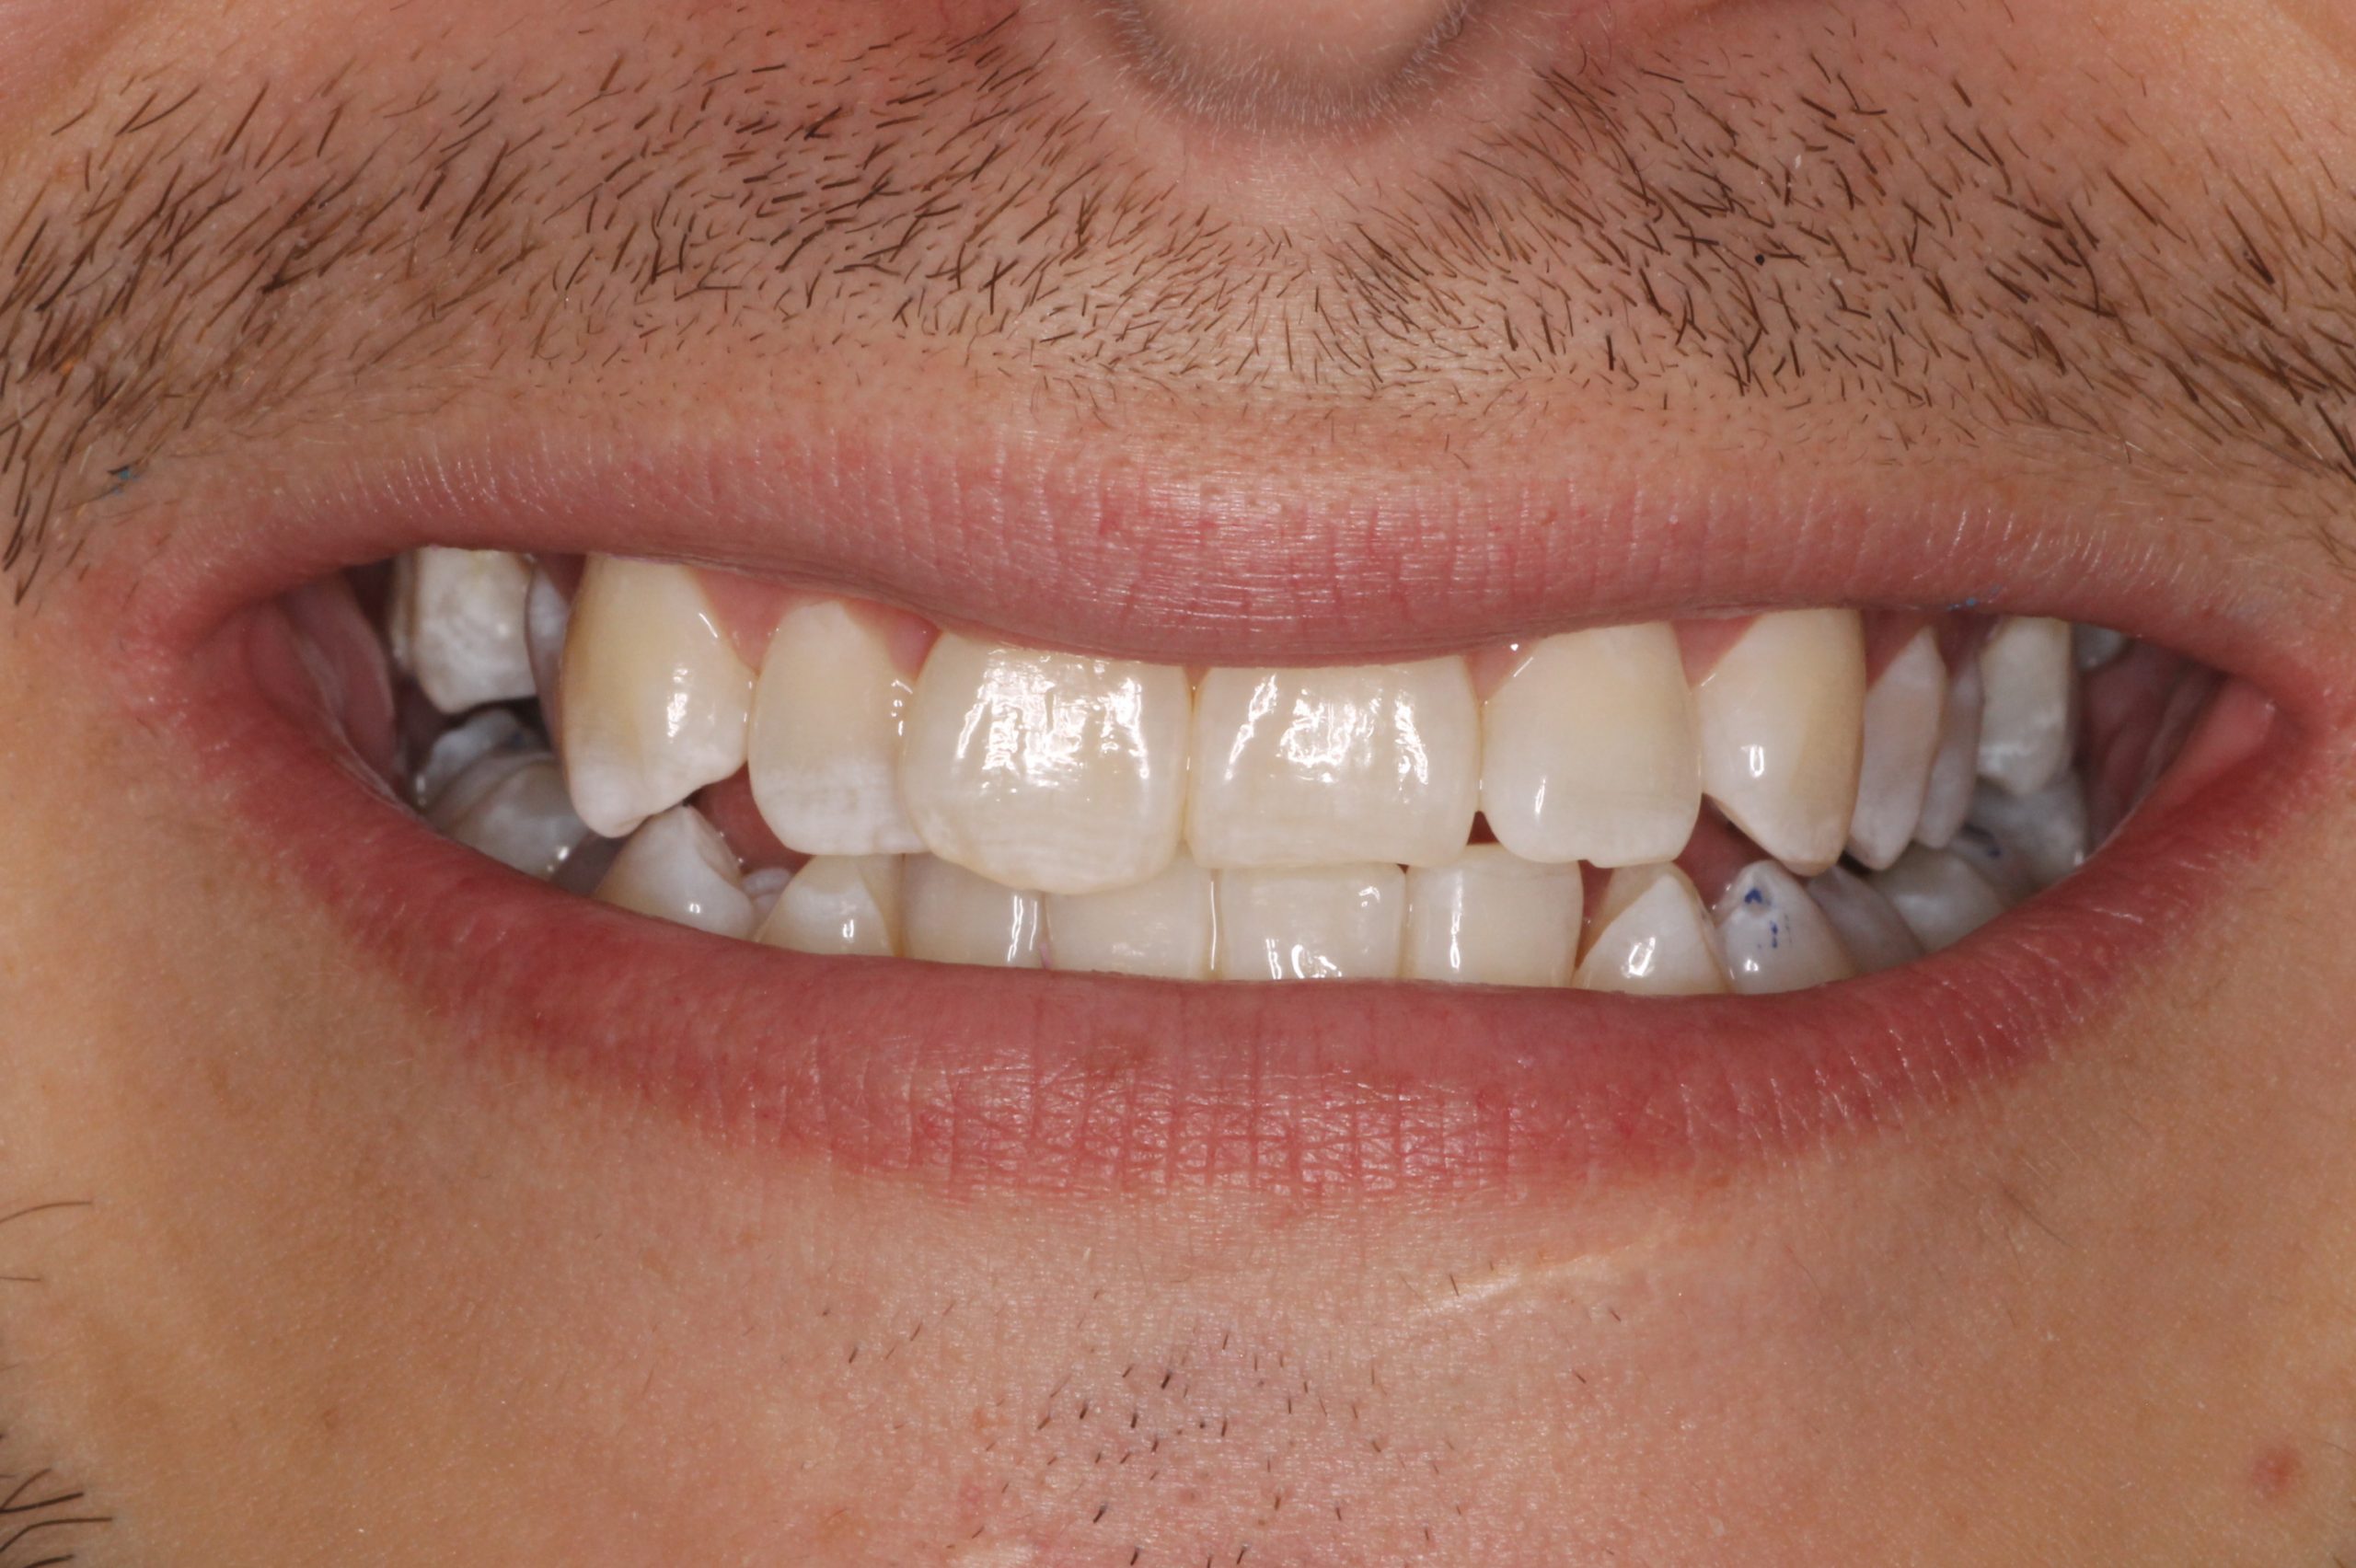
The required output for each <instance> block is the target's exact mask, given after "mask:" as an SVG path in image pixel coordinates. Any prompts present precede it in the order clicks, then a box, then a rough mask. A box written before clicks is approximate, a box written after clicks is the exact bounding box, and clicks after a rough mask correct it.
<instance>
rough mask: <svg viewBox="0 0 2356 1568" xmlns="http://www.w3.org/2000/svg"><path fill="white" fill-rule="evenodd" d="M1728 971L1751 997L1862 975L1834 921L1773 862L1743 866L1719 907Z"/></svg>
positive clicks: (1719, 929) (1804, 889) (1802, 988)
mask: <svg viewBox="0 0 2356 1568" xmlns="http://www.w3.org/2000/svg"><path fill="white" fill-rule="evenodd" d="M1716 915H1717V921H1718V941H1719V944H1720V946H1721V947H1722V948H1723V949H1724V951H1725V953H1726V963H1727V976H1728V978H1730V979H1731V980H1732V981H1733V982H1734V988H1735V989H1736V990H1737V991H1738V992H1740V993H1741V994H1742V995H1744V996H1747V997H1755V996H1765V995H1767V994H1769V993H1771V992H1777V991H1803V990H1806V989H1807V987H1809V986H1825V985H1830V984H1831V983H1832V982H1833V981H1835V980H1846V979H1849V978H1850V977H1851V976H1853V975H1854V974H1856V973H1857V967H1856V965H1855V964H1854V963H1852V962H1851V961H1850V958H1849V953H1848V950H1847V949H1846V948H1844V947H1843V946H1842V941H1841V938H1840V934H1839V933H1838V932H1837V931H1836V930H1835V929H1834V928H1833V925H1832V922H1831V919H1830V918H1829V917H1827V916H1826V914H1825V912H1824V911H1823V910H1822V909H1820V908H1819V907H1818V906H1817V902H1816V900H1815V899H1814V898H1813V897H1811V896H1810V895H1809V894H1808V891H1807V889H1806V888H1805V887H1802V886H1801V885H1800V883H1799V880H1798V879H1797V878H1796V877H1794V876H1793V875H1792V873H1791V872H1789V871H1787V870H1784V868H1783V867H1781V866H1779V865H1777V864H1776V863H1775V862H1774V861H1773V860H1760V861H1756V862H1754V863H1753V864H1751V865H1750V866H1746V867H1745V868H1743V870H1742V872H1741V874H1740V875H1738V876H1737V877H1736V878H1735V879H1734V881H1733V882H1730V883H1728V884H1727V890H1726V892H1725V893H1724V894H1722V895H1720V897H1719V899H1718V906H1717V910H1716Z"/></svg>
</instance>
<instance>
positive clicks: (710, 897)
mask: <svg viewBox="0 0 2356 1568" xmlns="http://www.w3.org/2000/svg"><path fill="white" fill-rule="evenodd" d="M597 896H598V898H600V899H602V900H603V901H604V902H606V903H607V904H611V905H617V906H618V907H620V908H623V909H630V910H635V911H636V912H637V913H639V914H641V915H652V916H653V917H655V918H656V919H658V920H669V921H672V922H674V923H675V924H677V925H681V926H692V927H694V928H696V929H698V930H700V931H710V932H711V933H712V934H713V935H715V936H722V937H749V936H751V935H752V934H753V901H752V900H751V899H750V898H748V897H746V896H745V878H744V873H743V871H742V870H740V869H739V868H738V866H737V864H736V853H735V851H734V850H733V849H731V848H729V847H728V841H727V840H726V839H724V838H722V837H721V836H720V830H719V829H718V828H715V827H714V826H712V825H711V824H710V823H709V822H706V821H705V820H704V816H703V813H701V812H699V811H697V810H696V809H695V808H694V807H693V806H675V807H673V808H672V809H671V810H669V811H666V812H664V813H662V814H661V815H659V816H656V817H653V818H652V819H650V820H649V821H648V822H647V823H646V824H645V825H644V826H642V827H641V828H640V829H639V830H638V831H637V832H635V833H633V834H631V835H630V836H629V843H627V844H625V845H623V846H622V850H621V853H620V854H619V855H618V856H617V857H616V858H615V859H614V863H613V867H612V869H611V870H607V871H606V878H605V880H604V881H603V882H599V883H598V884H597Z"/></svg>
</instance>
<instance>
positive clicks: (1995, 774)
mask: <svg viewBox="0 0 2356 1568" xmlns="http://www.w3.org/2000/svg"><path fill="white" fill-rule="evenodd" d="M1980 670H1981V680H1982V681H1983V682H1985V683H1986V686H1987V692H1988V706H1987V709H1986V711H1985V712H1983V713H1982V714H1981V720H1980V774H1981V778H1992V779H1994V780H1995V781H1996V782H1997V783H1998V784H2001V785H2002V786H2004V789H2005V790H2009V791H2010V792H2012V793H2013V794H2015V795H2033V794H2035V793H2037V791H2038V790H2042V789H2044V788H2045V787H2046V786H2047V785H2049V784H2050V783H2052V782H2053V781H2054V779H2056V778H2060V777H2061V771H2062V769H2064V768H2066V767H2069V766H2070V754H2071V749H2072V742H2073V739H2074V733H2073V732H2074V731H2075V729H2076V725H2077V717H2078V715H2077V703H2076V700H2075V698H2076V695H2077V664H2076V662H2075V660H2074V659H2073V656H2072V651H2071V635H2070V624H2069V622H2067V621H2058V620H2047V619H2045V618H2043V617H2037V616H2015V617H2013V618H2011V619H2009V620H2007V621H2005V622H2004V623H2003V624H2002V625H2000V626H1998V627H1997V628H1996V630H1995V634H1994V635H1993V636H1992V637H1990V638H1989V640H1988V646H1987V647H1986V648H1984V649H1982V650H1981V654H1980Z"/></svg>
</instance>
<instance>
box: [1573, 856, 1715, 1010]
mask: <svg viewBox="0 0 2356 1568" xmlns="http://www.w3.org/2000/svg"><path fill="white" fill-rule="evenodd" d="M1595 924H1596V937H1595V940H1594V941H1593V943H1591V944H1590V945H1589V947H1588V952H1587V957H1585V958H1584V959H1582V960H1580V962H1579V966H1578V970H1577V973H1576V975H1575V976H1574V984H1576V985H1577V986H1580V987H1581V988H1583V989H1586V990H1589V991H1618V992H1623V993H1625V994H1627V995H1630V996H1646V997H1715V996H1720V995H1723V994H1724V993H1725V992H1726V990H1727V974H1726V962H1725V959H1724V958H1723V956H1722V955H1721V954H1720V952H1719V950H1718V932H1717V928H1716V927H1715V926H1714V925H1713V924H1712V923H1711V921H1710V912H1709V911H1708V910H1707V909H1705V908H1703V905H1702V895H1701V894H1700V893H1698V892H1696V891H1695V889H1694V886H1693V882H1692V878H1690V877H1688V876H1687V875H1686V874H1685V873H1684V872H1683V871H1681V870H1678V869H1677V868H1676V867H1675V866H1634V867H1630V868H1628V869H1626V870H1618V871H1614V872H1612V873H1611V882H1609V883H1607V884H1606V885H1605V887H1604V894H1603V903H1602V905H1601V907H1600V910H1599V911H1598V913H1597V916H1596V922H1595Z"/></svg>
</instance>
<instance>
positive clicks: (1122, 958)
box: [1046, 855, 1214, 980]
mask: <svg viewBox="0 0 2356 1568" xmlns="http://www.w3.org/2000/svg"><path fill="white" fill-rule="evenodd" d="M1212 899H1213V894H1212V889H1211V874H1210V872H1208V871H1207V870H1203V869H1202V868H1201V867H1200V866H1197V865H1195V862H1194V861H1192V860H1191V859H1187V858H1186V857H1185V856H1184V855H1181V856H1180V857H1178V859H1174V860H1172V861H1171V862H1170V864H1169V865H1168V866H1166V867H1164V868H1163V869H1162V870H1161V874H1159V875H1158V876H1155V877H1154V878H1153V879H1152V880H1150V881H1149V882H1139V883H1138V884H1137V885H1136V886H1134V887H1125V888H1116V889H1114V891H1112V892H1110V893H1090V894H1055V895H1053V896H1051V897H1049V898H1048V899H1047V900H1046V918H1047V951H1048V954H1049V967H1051V968H1055V969H1071V970H1089V971H1093V972H1095V973H1098V974H1146V975H1153V976H1156V977H1158V978H1161V979H1164V980H1207V979H1209V978H1210V975H1211V960H1212V942H1213V927H1214V920H1213V917H1212Z"/></svg>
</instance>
